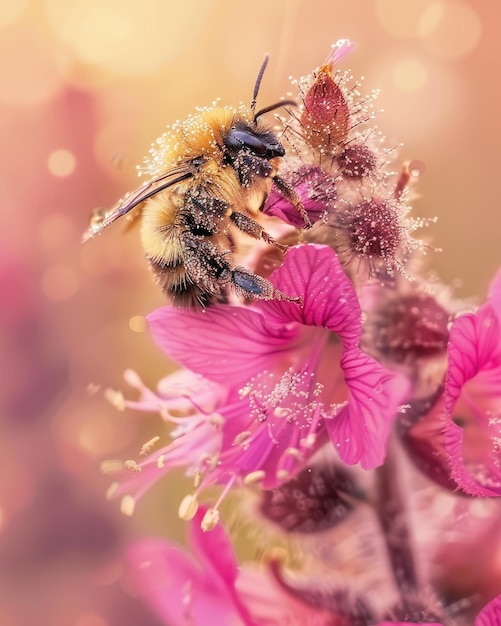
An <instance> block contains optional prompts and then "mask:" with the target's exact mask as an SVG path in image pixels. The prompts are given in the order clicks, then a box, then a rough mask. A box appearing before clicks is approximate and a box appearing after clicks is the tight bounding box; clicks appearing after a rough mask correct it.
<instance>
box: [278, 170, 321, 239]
mask: <svg viewBox="0 0 501 626" xmlns="http://www.w3.org/2000/svg"><path fill="white" fill-rule="evenodd" d="M273 183H274V184H275V186H276V188H277V189H278V191H280V193H281V194H282V195H283V196H284V197H285V198H287V200H288V201H289V202H290V203H291V204H292V206H293V207H294V208H295V209H296V211H297V212H298V213H299V215H300V216H301V217H302V218H303V221H304V227H305V228H311V226H312V224H311V222H310V218H309V217H308V213H307V212H306V209H305V208H304V206H303V203H302V202H301V198H300V197H299V194H298V192H297V191H296V190H295V189H294V187H292V185H289V183H287V182H285V180H284V179H283V178H280V176H274V177H273Z"/></svg>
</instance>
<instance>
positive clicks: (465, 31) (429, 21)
mask: <svg viewBox="0 0 501 626" xmlns="http://www.w3.org/2000/svg"><path fill="white" fill-rule="evenodd" d="M418 32H419V35H420V37H421V38H422V42H423V45H424V47H425V48H426V49H427V50H428V51H429V52H431V53H432V54H434V55H435V56H438V57H440V58H443V59H457V58H460V57H463V56H465V55H467V54H469V53H470V52H471V51H472V50H473V49H474V48H475V47H476V46H477V45H478V43H479V41H480V37H481V35H482V23H481V21H480V18H479V16H478V14H477V12H476V11H475V9H474V8H473V7H472V6H471V4H467V3H466V2H463V1H462V0H440V1H435V2H434V3H433V4H432V5H431V6H429V7H428V8H427V9H426V10H425V11H424V12H423V14H422V16H421V19H420V20H419V24H418Z"/></svg>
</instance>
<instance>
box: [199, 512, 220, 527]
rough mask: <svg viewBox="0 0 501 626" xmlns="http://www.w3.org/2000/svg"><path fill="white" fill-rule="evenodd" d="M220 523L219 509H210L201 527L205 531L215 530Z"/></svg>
mask: <svg viewBox="0 0 501 626" xmlns="http://www.w3.org/2000/svg"><path fill="white" fill-rule="evenodd" d="M218 523H219V511H218V510H217V509H209V510H208V511H207V513H206V514H205V515H204V518H203V520H202V524H201V528H202V530H203V532H204V533H207V532H210V531H211V530H214V528H216V526H217V525H218Z"/></svg>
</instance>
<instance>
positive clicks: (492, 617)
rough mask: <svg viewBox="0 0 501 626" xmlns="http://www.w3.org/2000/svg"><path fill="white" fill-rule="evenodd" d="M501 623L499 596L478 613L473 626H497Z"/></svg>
mask: <svg viewBox="0 0 501 626" xmlns="http://www.w3.org/2000/svg"><path fill="white" fill-rule="evenodd" d="M500 623H501V595H500V596H496V597H495V598H494V599H493V600H491V601H490V602H489V603H488V604H486V605H485V606H484V608H483V609H482V610H481V611H480V613H479V614H478V616H477V619H476V620H475V626H498V624H500Z"/></svg>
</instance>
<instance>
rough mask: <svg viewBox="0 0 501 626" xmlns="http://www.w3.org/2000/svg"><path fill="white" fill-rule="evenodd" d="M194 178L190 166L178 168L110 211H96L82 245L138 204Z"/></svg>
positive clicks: (153, 181) (144, 187) (144, 185)
mask: <svg viewBox="0 0 501 626" xmlns="http://www.w3.org/2000/svg"><path fill="white" fill-rule="evenodd" d="M192 176H193V170H192V168H190V165H189V164H186V166H182V167H176V168H175V169H171V170H169V171H167V172H165V173H164V174H162V175H161V176H158V177H157V178H153V179H152V180H150V181H148V182H147V183H144V184H143V185H141V187H139V188H138V189H136V190H135V191H131V192H130V193H128V194H126V195H125V196H124V197H123V198H121V199H120V200H119V201H118V202H117V203H116V204H115V206H113V207H112V208H111V209H110V210H109V211H104V212H103V210H102V209H94V211H93V212H92V214H91V217H90V226H89V228H88V229H87V230H86V231H85V233H84V234H83V236H82V243H85V242H86V241H88V240H89V239H92V237H95V236H96V235H98V234H99V233H100V232H101V231H102V230H104V229H105V228H106V227H107V226H109V225H110V224H113V222H115V221H116V220H117V219H119V218H120V217H122V216H123V215H125V214H126V213H128V212H129V211H131V210H132V209H133V208H134V207H136V206H138V204H141V203H142V202H144V201H145V200H147V199H148V198H151V196H154V195H155V194H157V193H159V192H160V191H163V190H164V189H167V188H168V187H172V186H173V185H177V184H178V183H180V182H182V181H183V180H186V179H187V178H191V177H192Z"/></svg>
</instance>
